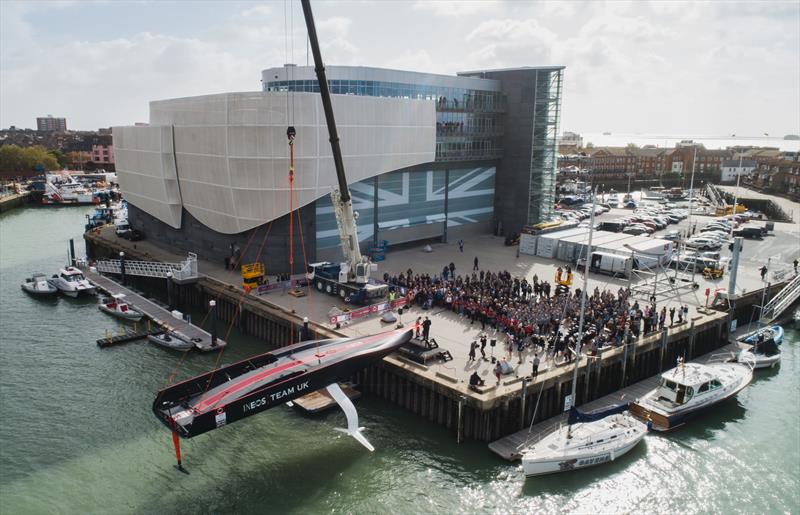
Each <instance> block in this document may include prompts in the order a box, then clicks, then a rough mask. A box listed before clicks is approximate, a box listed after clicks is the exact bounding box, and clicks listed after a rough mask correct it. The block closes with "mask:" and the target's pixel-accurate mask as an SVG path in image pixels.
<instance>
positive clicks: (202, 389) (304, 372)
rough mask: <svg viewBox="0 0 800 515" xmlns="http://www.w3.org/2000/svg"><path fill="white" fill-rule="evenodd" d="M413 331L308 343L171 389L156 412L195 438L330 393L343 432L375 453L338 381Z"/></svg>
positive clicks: (158, 398)
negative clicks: (344, 423) (308, 396)
mask: <svg viewBox="0 0 800 515" xmlns="http://www.w3.org/2000/svg"><path fill="white" fill-rule="evenodd" d="M412 332H413V329H399V330H394V331H389V332H385V333H380V334H376V335H373V336H359V337H354V338H336V339H329V340H315V341H305V342H301V343H296V344H294V345H289V346H286V347H281V348H280V349H277V350H274V351H271V352H267V353H265V354H261V355H258V356H254V357H252V358H248V359H245V360H242V361H240V362H238V363H234V364H232V365H228V366H225V367H222V368H218V369H216V370H212V371H211V372H206V373H205V374H201V375H199V376H196V377H193V378H191V379H187V380H186V381H183V382H180V383H177V384H174V385H172V386H168V387H167V388H165V389H163V390H161V391H160V392H158V394H157V395H156V399H155V401H154V402H153V413H155V415H156V417H157V418H158V419H159V420H161V422H162V423H163V424H164V425H166V426H167V427H168V428H170V430H172V431H173V433H174V434H177V435H178V436H181V437H183V438H191V437H194V436H197V435H200V434H203V433H206V432H208V431H211V430H213V429H217V428H220V427H222V426H225V425H228V424H230V423H232V422H236V421H237V420H241V419H243V418H246V417H249V416H251V415H255V414H256V413H260V412H262V411H266V410H268V409H270V408H273V407H275V406H278V405H282V404H285V403H286V402H288V401H291V400H293V399H296V398H297V397H301V396H303V395H306V394H309V393H311V392H313V391H316V390H319V389H321V388H327V390H328V392H329V393H330V394H331V396H332V397H333V398H334V399H335V400H336V401H337V402H338V403H339V405H340V406H341V407H342V409H343V410H344V412H345V415H347V423H348V424H347V425H348V427H347V429H344V430H342V431H343V432H345V433H347V434H349V435H350V436H352V437H354V438H355V439H356V440H358V442H359V443H361V444H362V445H364V446H365V447H366V448H367V449H369V450H370V451H371V450H373V447H372V445H370V443H369V442H368V441H367V439H366V438H364V435H362V434H361V430H362V429H363V428H360V427H358V414H357V413H356V410H355V407H354V406H353V404H352V402H351V401H350V399H348V397H347V396H346V395H345V394H344V392H342V390H341V389H340V388H339V385H338V382H339V381H344V380H346V379H348V378H349V377H350V376H352V374H353V373H354V372H356V371H357V370H360V369H362V368H364V367H366V366H367V365H369V364H370V363H373V362H375V361H378V360H380V359H381V358H383V357H384V356H386V355H387V354H389V353H391V352H393V351H395V350H397V349H398V348H399V347H400V346H401V345H403V344H405V343H407V342H408V341H409V340H411V336H412Z"/></svg>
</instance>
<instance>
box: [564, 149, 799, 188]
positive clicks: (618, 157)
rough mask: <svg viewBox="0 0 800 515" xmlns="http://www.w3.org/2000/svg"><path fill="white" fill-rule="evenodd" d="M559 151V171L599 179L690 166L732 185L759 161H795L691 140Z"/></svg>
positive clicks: (792, 156) (789, 155)
mask: <svg viewBox="0 0 800 515" xmlns="http://www.w3.org/2000/svg"><path fill="white" fill-rule="evenodd" d="M559 152H560V155H559V168H560V169H568V168H569V169H571V170H575V169H582V170H586V171H588V172H591V173H593V174H596V175H598V176H603V177H613V176H619V177H624V176H632V177H639V178H648V177H660V176H663V175H667V174H676V175H683V174H689V173H691V171H692V167H693V164H694V171H695V173H696V174H698V175H700V176H711V177H717V178H718V180H720V181H721V182H735V181H736V176H737V175H749V174H750V173H751V172H752V171H753V170H755V169H756V168H757V167H758V166H759V165H760V164H761V163H763V162H773V161H775V160H790V161H791V160H794V161H797V159H798V153H797V152H783V151H781V150H779V149H777V148H759V147H729V148H726V149H707V148H705V147H704V146H703V145H702V144H696V143H693V142H691V141H685V142H682V143H679V144H677V145H676V146H675V147H674V148H663V147H655V146H644V147H637V146H635V145H628V146H627V147H592V148H581V149H579V148H577V147H574V146H562V147H559Z"/></svg>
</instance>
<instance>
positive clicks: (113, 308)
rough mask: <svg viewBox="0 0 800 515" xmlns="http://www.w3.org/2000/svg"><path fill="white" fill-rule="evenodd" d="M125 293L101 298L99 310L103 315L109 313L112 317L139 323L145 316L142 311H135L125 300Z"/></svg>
mask: <svg viewBox="0 0 800 515" xmlns="http://www.w3.org/2000/svg"><path fill="white" fill-rule="evenodd" d="M124 298H125V294H124V293H117V294H116V295H112V296H111V297H101V298H100V303H99V304H98V306H97V309H99V310H100V311H102V312H103V313H108V314H109V315H111V316H115V317H117V318H122V319H124V320H130V321H132V322H138V321H139V320H141V319H142V316H144V314H143V313H142V312H141V311H137V310H135V309H133V308H132V307H131V306H130V305H129V304H128V303H127V302H125V301H124V300H122V299H124Z"/></svg>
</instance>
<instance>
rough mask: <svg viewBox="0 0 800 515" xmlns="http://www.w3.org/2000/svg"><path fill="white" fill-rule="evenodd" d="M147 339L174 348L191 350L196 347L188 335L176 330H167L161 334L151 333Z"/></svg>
mask: <svg viewBox="0 0 800 515" xmlns="http://www.w3.org/2000/svg"><path fill="white" fill-rule="evenodd" d="M147 339H148V340H149V341H151V342H153V343H155V344H156V345H160V346H162V347H166V348H168V349H172V350H189V349H192V348H194V347H195V342H193V341H192V340H190V339H189V338H188V337H186V336H184V335H182V334H180V333H177V332H175V331H165V332H163V333H159V334H151V335H149V336H148V337H147Z"/></svg>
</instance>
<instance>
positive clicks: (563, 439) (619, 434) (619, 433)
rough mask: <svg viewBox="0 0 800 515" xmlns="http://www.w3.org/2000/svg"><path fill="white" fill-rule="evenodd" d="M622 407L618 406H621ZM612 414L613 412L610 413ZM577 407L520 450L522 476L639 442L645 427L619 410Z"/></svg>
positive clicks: (589, 461) (596, 459) (603, 457)
mask: <svg viewBox="0 0 800 515" xmlns="http://www.w3.org/2000/svg"><path fill="white" fill-rule="evenodd" d="M596 200H597V194H596V193H594V194H593V195H592V214H591V218H590V221H589V240H588V242H587V243H588V245H587V248H592V235H593V232H594V213H595V207H596ZM588 281H589V271H588V270H587V271H586V273H584V275H583V289H582V291H581V311H580V318H579V319H578V336H577V338H576V339H575V367H574V371H573V377H572V395H571V397H570V399H572V402H573V403H574V402H575V399H576V391H577V384H578V365H579V364H580V362H581V345H580V342H582V341H583V322H584V312H585V309H586V292H587V291H588ZM625 407H626V406H622V409H624V408H625ZM612 413H613V414H612ZM579 420H580V417H579V416H578V414H577V410H575V411H574V416H573V412H572V411H571V412H570V419H569V420H568V422H569V423H568V425H567V426H566V427H562V428H560V429H558V430H556V431H553V432H552V433H550V434H548V435H547V436H545V437H544V438H543V439H542V440H540V441H539V442H537V443H535V444H533V445H531V446H529V447H527V448H525V449H524V450H523V451H522V469H523V470H524V471H525V475H526V476H535V475H540V474H550V473H552V472H564V471H567V470H573V469H577V468H584V467H590V466H593V465H599V464H601V463H606V462H608V461H613V460H615V459H616V458H617V457H618V456H622V455H623V454H625V453H627V452H628V451H630V450H631V449H633V447H634V446H636V444H637V443H639V442H641V441H642V438H644V435H645V434H646V433H647V426H646V425H645V424H643V423H641V422H639V421H637V420H634V419H633V418H632V417H631V416H630V415H628V414H623V413H620V410H619V409H616V408H615V409H614V410H611V411H608V410H607V411H605V412H601V413H597V414H592V415H591V416H588V415H587V416H584V418H583V420H585V422H580V421H579Z"/></svg>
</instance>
